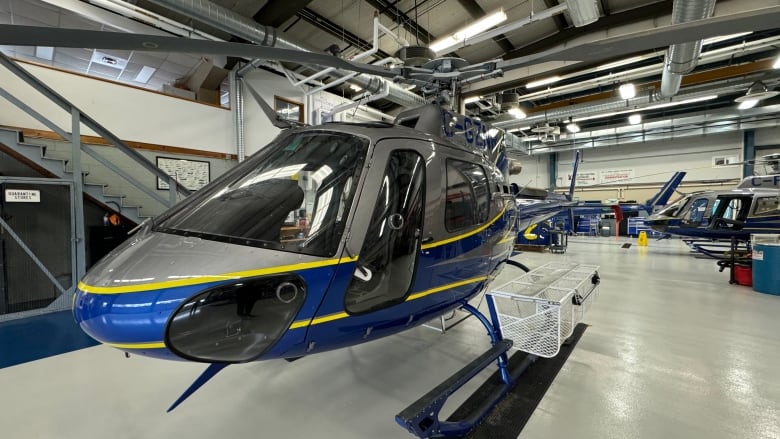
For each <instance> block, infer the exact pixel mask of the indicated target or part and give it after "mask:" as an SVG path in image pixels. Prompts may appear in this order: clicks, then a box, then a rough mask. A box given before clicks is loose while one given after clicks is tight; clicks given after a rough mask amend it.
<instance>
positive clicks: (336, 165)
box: [154, 131, 369, 257]
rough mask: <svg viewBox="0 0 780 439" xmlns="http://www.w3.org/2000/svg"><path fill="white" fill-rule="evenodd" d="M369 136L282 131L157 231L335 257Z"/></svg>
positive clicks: (157, 226)
mask: <svg viewBox="0 0 780 439" xmlns="http://www.w3.org/2000/svg"><path fill="white" fill-rule="evenodd" d="M368 143H369V142H368V140H367V139H365V138H362V137H358V136H355V135H351V134H347V133H339V132H327V131H310V132H293V133H289V134H287V135H282V136H281V137H279V138H277V139H276V140H275V141H274V142H273V143H271V144H270V145H268V146H267V147H266V148H264V149H263V150H262V151H260V152H258V153H257V154H255V155H254V156H253V157H250V158H249V159H248V160H247V161H246V162H244V163H242V164H241V165H239V166H237V167H236V168H235V169H233V170H231V171H230V172H229V173H228V175H226V176H224V178H220V180H219V182H217V183H215V184H214V185H210V186H208V187H206V188H204V190H203V191H201V192H198V193H196V194H194V195H192V197H191V199H188V200H187V201H186V202H185V204H184V205H183V207H181V208H178V209H176V208H175V209H174V211H173V213H171V214H170V215H168V216H166V217H163V220H162V221H161V222H160V223H159V224H157V225H156V226H155V228H154V229H155V230H156V231H160V232H164V233H173V234H180V235H186V236H198V237H200V238H203V239H209V240H215V241H224V242H230V243H234V244H242V245H249V246H256V247H264V248H273V249H277V250H283V251H290V252H296V253H305V254H311V255H316V256H327V257H330V256H333V255H335V253H336V250H337V248H338V245H339V242H340V240H341V235H342V233H343V232H344V226H345V224H344V223H345V222H346V220H347V216H348V214H349V210H350V208H351V207H352V204H353V200H354V198H355V188H356V186H357V182H358V180H359V178H360V171H361V169H362V168H363V163H364V162H365V158H366V154H367V151H368Z"/></svg>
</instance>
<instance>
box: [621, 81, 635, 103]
mask: <svg viewBox="0 0 780 439" xmlns="http://www.w3.org/2000/svg"><path fill="white" fill-rule="evenodd" d="M618 90H619V91H620V97H621V98H622V99H631V98H633V97H634V96H636V87H634V84H633V83H630V82H629V83H626V84H623V85H621V86H620V88H618Z"/></svg>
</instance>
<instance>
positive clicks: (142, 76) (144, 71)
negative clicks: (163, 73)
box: [134, 66, 157, 84]
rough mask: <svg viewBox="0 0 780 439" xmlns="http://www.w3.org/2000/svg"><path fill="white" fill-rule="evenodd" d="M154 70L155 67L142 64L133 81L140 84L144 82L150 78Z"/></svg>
mask: <svg viewBox="0 0 780 439" xmlns="http://www.w3.org/2000/svg"><path fill="white" fill-rule="evenodd" d="M156 71H157V69H155V68H154V67H149V66H143V68H141V71H140V72H138V74H137V75H135V79H134V81H135V82H140V83H142V84H146V83H147V82H149V80H150V79H152V75H154V72H156Z"/></svg>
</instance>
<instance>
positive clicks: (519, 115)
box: [507, 108, 526, 119]
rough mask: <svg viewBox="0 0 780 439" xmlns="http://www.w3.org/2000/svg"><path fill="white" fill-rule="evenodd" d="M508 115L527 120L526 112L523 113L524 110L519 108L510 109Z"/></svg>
mask: <svg viewBox="0 0 780 439" xmlns="http://www.w3.org/2000/svg"><path fill="white" fill-rule="evenodd" d="M507 113H509V114H511V115H512V116H514V117H515V119H525V118H526V114H525V111H523V110H521V109H519V108H510V109H509V111H507Z"/></svg>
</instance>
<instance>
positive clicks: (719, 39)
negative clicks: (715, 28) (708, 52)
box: [701, 32, 753, 46]
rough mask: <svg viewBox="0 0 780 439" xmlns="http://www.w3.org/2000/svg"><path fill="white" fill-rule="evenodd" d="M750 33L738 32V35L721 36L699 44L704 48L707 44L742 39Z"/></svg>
mask: <svg viewBox="0 0 780 439" xmlns="http://www.w3.org/2000/svg"><path fill="white" fill-rule="evenodd" d="M752 33H753V32H740V33H738V34H731V35H722V36H720V37H712V38H707V39H705V40H704V41H702V42H701V45H702V46H706V45H707V44H715V43H720V42H721V41H727V40H733V39H734V38H739V37H744V36H746V35H750V34H752Z"/></svg>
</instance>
